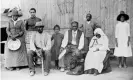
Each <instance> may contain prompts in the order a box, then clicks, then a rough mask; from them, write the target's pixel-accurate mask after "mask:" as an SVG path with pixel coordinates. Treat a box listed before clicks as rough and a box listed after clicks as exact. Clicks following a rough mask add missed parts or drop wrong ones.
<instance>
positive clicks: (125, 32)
mask: <svg viewBox="0 0 133 80" xmlns="http://www.w3.org/2000/svg"><path fill="white" fill-rule="evenodd" d="M128 19H129V17H128V15H127V14H124V13H122V14H119V15H118V17H117V20H118V21H119V22H118V23H117V25H116V29H115V38H116V39H115V41H116V47H115V52H114V55H115V56H117V57H118V59H119V68H122V67H124V68H126V67H127V65H126V58H127V57H131V56H132V51H131V42H130V25H129V23H127V22H126V21H127V20H128Z"/></svg>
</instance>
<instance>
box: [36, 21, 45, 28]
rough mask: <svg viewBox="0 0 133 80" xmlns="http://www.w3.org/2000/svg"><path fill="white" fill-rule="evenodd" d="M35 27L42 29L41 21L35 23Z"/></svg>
mask: <svg viewBox="0 0 133 80" xmlns="http://www.w3.org/2000/svg"><path fill="white" fill-rule="evenodd" d="M35 27H44V25H43V23H42V21H40V22H36V25H35Z"/></svg>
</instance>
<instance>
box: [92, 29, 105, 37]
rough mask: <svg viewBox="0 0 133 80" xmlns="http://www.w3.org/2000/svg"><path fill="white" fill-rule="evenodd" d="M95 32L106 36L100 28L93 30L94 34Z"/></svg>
mask: <svg viewBox="0 0 133 80" xmlns="http://www.w3.org/2000/svg"><path fill="white" fill-rule="evenodd" d="M96 33H98V34H100V35H101V36H106V35H105V34H104V32H103V31H102V29H101V28H96V29H95V31H94V34H96Z"/></svg>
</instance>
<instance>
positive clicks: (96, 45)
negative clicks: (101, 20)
mask: <svg viewBox="0 0 133 80" xmlns="http://www.w3.org/2000/svg"><path fill="white" fill-rule="evenodd" d="M94 34H95V36H94V37H93V38H92V39H91V42H90V45H89V51H88V53H87V55H86V58H85V63H84V70H85V74H94V75H98V74H99V73H101V72H102V69H103V61H104V58H105V57H106V54H107V50H109V48H108V38H107V36H106V35H105V34H104V32H103V31H102V29H100V28H97V29H95V31H94ZM92 72H93V73H92Z"/></svg>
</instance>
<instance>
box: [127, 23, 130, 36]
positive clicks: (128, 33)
mask: <svg viewBox="0 0 133 80" xmlns="http://www.w3.org/2000/svg"><path fill="white" fill-rule="evenodd" d="M127 35H128V36H130V25H129V24H127Z"/></svg>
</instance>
